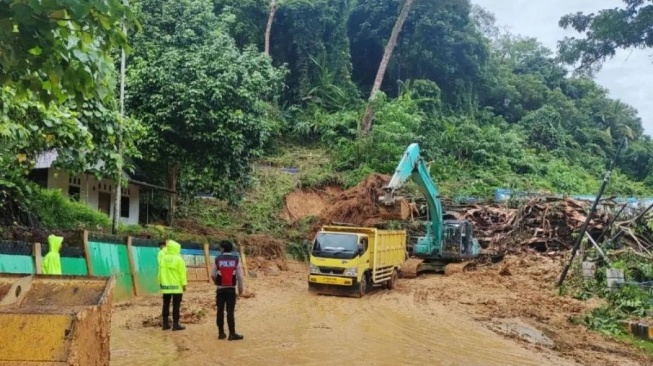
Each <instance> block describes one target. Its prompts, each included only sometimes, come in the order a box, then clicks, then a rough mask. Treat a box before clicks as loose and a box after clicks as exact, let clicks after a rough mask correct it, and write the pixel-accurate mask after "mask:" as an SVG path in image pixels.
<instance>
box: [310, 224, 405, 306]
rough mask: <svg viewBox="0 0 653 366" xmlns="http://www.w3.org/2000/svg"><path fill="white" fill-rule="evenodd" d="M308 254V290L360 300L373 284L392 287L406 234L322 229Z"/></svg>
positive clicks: (399, 232) (402, 254) (358, 229)
mask: <svg viewBox="0 0 653 366" xmlns="http://www.w3.org/2000/svg"><path fill="white" fill-rule="evenodd" d="M309 251H310V264H309V275H308V287H309V290H311V291H312V292H317V293H326V294H332V295H338V294H343V293H344V294H349V295H357V296H359V297H361V296H363V295H364V294H365V293H366V292H367V291H368V289H369V288H371V287H372V286H373V285H375V284H386V285H388V287H390V288H392V286H393V285H394V282H395V281H396V277H397V271H398V269H399V267H400V266H401V264H402V263H403V261H404V259H405V251H406V232H405V231H389V230H379V229H376V228H364V227H352V226H325V227H323V228H322V230H320V231H319V232H318V233H317V234H316V235H315V239H314V240H313V242H312V243H311V244H310V248H309Z"/></svg>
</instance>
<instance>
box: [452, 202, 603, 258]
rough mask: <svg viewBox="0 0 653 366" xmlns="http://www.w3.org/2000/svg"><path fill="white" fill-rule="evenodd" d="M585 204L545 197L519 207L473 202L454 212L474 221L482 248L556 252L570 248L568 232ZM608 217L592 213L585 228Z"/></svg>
mask: <svg viewBox="0 0 653 366" xmlns="http://www.w3.org/2000/svg"><path fill="white" fill-rule="evenodd" d="M588 206H589V204H586V203H584V202H580V201H577V200H574V199H570V198H555V197H547V198H536V199H532V200H530V201H528V202H527V203H526V204H524V205H523V206H522V207H521V208H519V209H510V208H504V207H500V206H489V205H488V206H480V205H477V206H467V207H465V208H463V209H455V211H457V213H456V216H457V218H463V219H466V220H470V221H472V222H473V223H474V232H475V236H476V237H477V239H478V240H479V242H480V244H481V246H482V247H483V248H492V249H494V250H499V251H503V252H507V253H517V252H521V251H523V250H524V249H534V250H536V251H538V252H557V251H564V250H569V249H571V247H572V246H573V244H574V239H573V238H572V234H573V233H574V232H576V231H578V230H579V229H580V227H581V226H582V225H583V223H584V222H585V220H586V218H587V216H586V215H587V213H588V211H589V207H588ZM610 218H611V215H610V214H609V213H608V212H606V211H598V212H596V213H595V214H594V218H593V219H592V220H591V221H590V225H589V226H588V230H589V231H594V232H597V231H598V232H600V231H601V230H603V228H604V227H605V225H606V224H607V223H608V222H609V221H610Z"/></svg>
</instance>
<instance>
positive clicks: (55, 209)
mask: <svg viewBox="0 0 653 366" xmlns="http://www.w3.org/2000/svg"><path fill="white" fill-rule="evenodd" d="M28 206H29V209H30V211H31V212H33V213H34V214H36V216H38V217H39V219H40V220H41V223H42V224H43V226H44V227H45V228H46V229H59V230H78V229H89V230H102V229H106V228H108V227H109V226H110V225H111V222H110V220H109V217H108V216H107V215H105V214H103V213H100V212H98V211H96V210H94V209H92V208H90V207H88V206H86V205H85V204H83V203H80V202H74V201H71V200H70V199H68V197H66V196H64V195H63V194H62V193H61V191H59V190H49V189H42V188H39V189H36V190H34V194H33V196H32V197H31V199H30V201H29V203H28Z"/></svg>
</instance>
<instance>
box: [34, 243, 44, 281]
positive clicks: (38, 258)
mask: <svg viewBox="0 0 653 366" xmlns="http://www.w3.org/2000/svg"><path fill="white" fill-rule="evenodd" d="M32 253H33V254H34V273H36V274H43V254H42V253H41V243H34V246H33V247H32Z"/></svg>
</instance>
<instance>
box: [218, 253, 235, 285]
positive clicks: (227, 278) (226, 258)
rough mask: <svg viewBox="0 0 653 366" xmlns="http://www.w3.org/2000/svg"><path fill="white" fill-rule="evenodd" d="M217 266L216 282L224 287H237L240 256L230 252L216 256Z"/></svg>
mask: <svg viewBox="0 0 653 366" xmlns="http://www.w3.org/2000/svg"><path fill="white" fill-rule="evenodd" d="M215 266H216V268H217V269H218V275H217V276H216V278H215V284H216V285H218V286H223V287H235V286H236V270H237V269H238V257H236V256H235V255H230V254H223V255H220V256H218V257H217V258H215Z"/></svg>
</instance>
